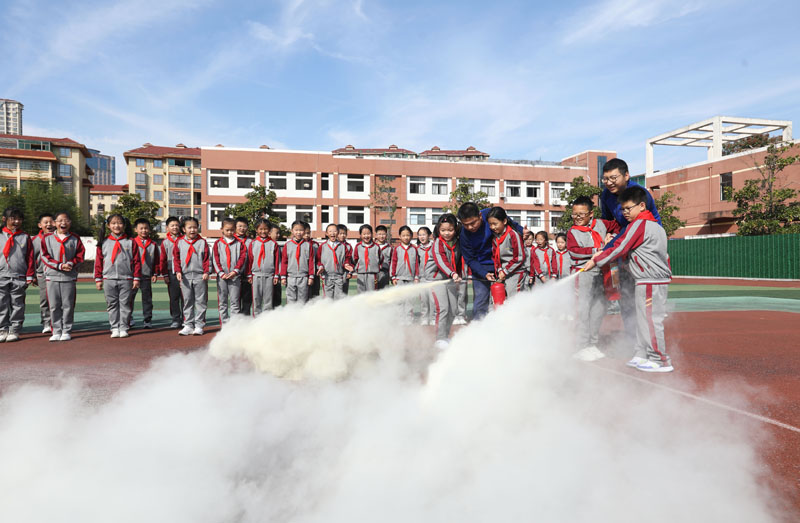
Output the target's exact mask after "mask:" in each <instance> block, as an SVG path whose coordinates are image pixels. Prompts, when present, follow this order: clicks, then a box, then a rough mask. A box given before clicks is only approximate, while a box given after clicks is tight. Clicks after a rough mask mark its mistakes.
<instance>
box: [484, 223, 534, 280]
mask: <svg viewBox="0 0 800 523" xmlns="http://www.w3.org/2000/svg"><path fill="white" fill-rule="evenodd" d="M525 258H526V256H525V248H524V246H523V242H522V235H521V234H520V233H518V232H517V231H515V230H514V228H513V227H511V226H507V227H506V230H505V231H504V232H503V234H502V235H500V236H495V237H494V238H492V259H493V260H494V270H495V271H501V270H502V271H503V272H505V273H506V275H508V276H510V275H511V274H514V273H517V272H519V271H521V270H523V269H524V266H525Z"/></svg>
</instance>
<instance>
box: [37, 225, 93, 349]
mask: <svg viewBox="0 0 800 523" xmlns="http://www.w3.org/2000/svg"><path fill="white" fill-rule="evenodd" d="M70 227H72V220H71V219H70V217H69V214H68V213H66V212H63V211H62V212H59V213H56V232H54V233H53V234H50V235H48V236H45V238H44V242H43V243H44V248H43V249H42V257H43V258H44V265H45V268H44V276H45V281H46V286H47V305H48V306H49V307H50V323H51V325H52V327H53V330H52V334H53V335H52V336H50V341H69V340H71V339H72V335H71V332H72V323H73V320H74V319H75V287H76V282H77V281H78V264H79V263H81V262H82V261H83V259H84V256H85V254H86V249H85V248H84V246H83V242H82V241H81V238H80V236H78V235H77V234H73V233H71V232H70V230H69V229H70Z"/></svg>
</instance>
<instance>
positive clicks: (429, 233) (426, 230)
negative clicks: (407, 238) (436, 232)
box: [417, 225, 433, 236]
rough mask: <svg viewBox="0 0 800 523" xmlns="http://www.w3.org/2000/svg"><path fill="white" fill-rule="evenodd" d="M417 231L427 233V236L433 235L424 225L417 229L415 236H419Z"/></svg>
mask: <svg viewBox="0 0 800 523" xmlns="http://www.w3.org/2000/svg"><path fill="white" fill-rule="evenodd" d="M419 231H425V232H427V233H428V236H430V235H431V234H433V233H432V232H431V230H430V229H429V228H428V227H426V226H425V225H423V226H422V227H420V228H419V229H417V234H419Z"/></svg>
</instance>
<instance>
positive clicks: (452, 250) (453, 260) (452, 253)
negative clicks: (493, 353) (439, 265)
mask: <svg viewBox="0 0 800 523" xmlns="http://www.w3.org/2000/svg"><path fill="white" fill-rule="evenodd" d="M441 240H442V244H444V246H445V247H447V250H448V251H450V263H451V264H452V266H453V272H456V242H453V246H452V247H450V245H449V244H448V243H447V241H446V240H445V239H444V238H442V239H441Z"/></svg>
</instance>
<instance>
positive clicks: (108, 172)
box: [86, 149, 117, 185]
mask: <svg viewBox="0 0 800 523" xmlns="http://www.w3.org/2000/svg"><path fill="white" fill-rule="evenodd" d="M89 152H90V153H92V157H91V158H87V159H86V166H87V167H89V168H90V169H91V170H92V174H90V175H89V179H90V180H91V181H92V183H93V184H94V185H114V178H115V177H116V172H117V171H116V159H115V158H114V157H113V156H108V155H107V154H101V153H100V151H98V150H96V149H89Z"/></svg>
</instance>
